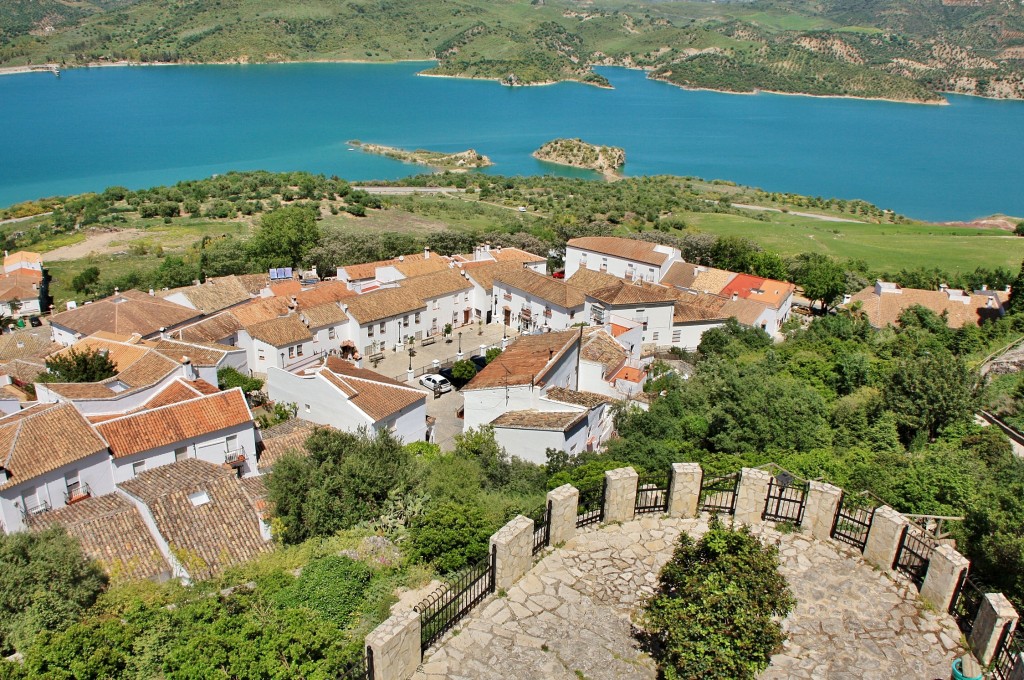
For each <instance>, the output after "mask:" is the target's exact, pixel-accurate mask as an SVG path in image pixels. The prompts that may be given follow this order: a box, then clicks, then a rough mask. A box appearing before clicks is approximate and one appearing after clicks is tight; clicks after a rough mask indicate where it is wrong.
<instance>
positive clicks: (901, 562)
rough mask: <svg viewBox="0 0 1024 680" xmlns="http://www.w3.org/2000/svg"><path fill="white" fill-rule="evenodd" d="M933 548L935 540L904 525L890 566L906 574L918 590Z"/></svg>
mask: <svg viewBox="0 0 1024 680" xmlns="http://www.w3.org/2000/svg"><path fill="white" fill-rule="evenodd" d="M934 549H935V541H934V540H933V539H932V538H931V537H930V536H928V535H927V534H925V533H924V532H923V531H921V530H920V529H918V528H917V527H915V526H912V525H908V526H905V527H903V535H902V536H900V547H899V549H898V550H897V551H896V559H895V560H893V563H892V568H893V570H895V571H898V572H900V573H901V574H903V575H905V576H907V577H908V578H909V579H910V580H911V581H912V582H913V584H914V585H915V586H917V588H918V590H920V589H921V584H923V583H924V575H925V574H926V573H927V572H928V562H929V561H930V560H931V558H932V550H934Z"/></svg>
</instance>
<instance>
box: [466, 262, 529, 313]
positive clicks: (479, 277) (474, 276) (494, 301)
mask: <svg viewBox="0 0 1024 680" xmlns="http://www.w3.org/2000/svg"><path fill="white" fill-rule="evenodd" d="M460 266H461V267H462V271H463V273H464V274H465V276H466V280H467V281H469V282H470V283H471V284H472V285H473V289H472V291H470V300H471V301H472V305H473V315H474V317H475V318H477V319H483V321H484V323H486V324H490V323H501V320H502V318H503V315H502V314H501V313H499V312H498V296H495V295H494V277H496V276H499V275H501V274H514V273H515V272H517V271H519V270H521V269H522V265H521V264H519V263H517V262H490V261H484V262H470V263H466V264H463V265H460Z"/></svg>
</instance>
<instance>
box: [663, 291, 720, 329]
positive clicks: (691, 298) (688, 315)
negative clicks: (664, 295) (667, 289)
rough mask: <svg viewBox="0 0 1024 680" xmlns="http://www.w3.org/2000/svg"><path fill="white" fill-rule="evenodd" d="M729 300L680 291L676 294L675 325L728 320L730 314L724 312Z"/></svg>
mask: <svg viewBox="0 0 1024 680" xmlns="http://www.w3.org/2000/svg"><path fill="white" fill-rule="evenodd" d="M726 302H727V300H726V299H725V298H723V297H719V296H717V295H708V294H707V293H696V292H693V293H691V292H689V291H684V290H680V291H677V293H676V305H675V311H674V313H673V317H672V322H673V323H679V324H683V323H692V322H695V321H713V320H718V319H722V320H724V319H728V318H729V316H730V315H729V314H726V313H725V312H724V311H723V307H725V304H726Z"/></svg>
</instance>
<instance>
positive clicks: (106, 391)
mask: <svg viewBox="0 0 1024 680" xmlns="http://www.w3.org/2000/svg"><path fill="white" fill-rule="evenodd" d="M46 389H48V390H50V391H51V392H54V393H55V394H59V395H60V396H62V397H64V398H65V399H71V400H77V399H113V398H114V397H116V396H117V394H118V393H117V392H115V391H114V390H112V389H111V388H110V386H109V385H108V384H107V383H105V382H95V383H47V384H46Z"/></svg>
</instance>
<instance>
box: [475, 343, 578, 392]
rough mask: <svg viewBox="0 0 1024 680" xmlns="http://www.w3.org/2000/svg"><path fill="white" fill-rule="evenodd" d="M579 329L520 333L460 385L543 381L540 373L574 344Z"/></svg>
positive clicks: (480, 386) (537, 383) (527, 383)
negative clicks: (467, 381) (465, 382)
mask: <svg viewBox="0 0 1024 680" xmlns="http://www.w3.org/2000/svg"><path fill="white" fill-rule="evenodd" d="M580 335H581V333H580V331H579V330H576V329H573V330H570V331H561V332H558V333H540V334H538V335H521V336H519V337H518V338H517V339H516V340H515V341H514V342H512V344H510V345H509V346H508V348H507V349H506V350H505V351H504V352H502V353H501V354H499V355H498V356H497V357H496V358H495V359H494V360H493V361H492V362H491V363H489V364H487V365H486V366H484V368H483V370H481V371H480V372H479V373H477V374H476V375H475V376H473V379H472V380H470V381H469V383H468V384H467V385H466V386H465V387H463V388H462V390H463V392H465V391H466V390H482V389H490V388H493V387H504V386H506V385H529V384H531V383H533V384H536V385H541V384H543V379H544V376H545V375H546V374H547V371H548V370H549V369H550V368H551V367H552V366H554V364H555V363H556V362H557V361H558V359H560V358H561V357H562V355H563V354H565V353H566V352H568V351H569V350H570V349H571V348H572V347H574V346H575V345H576V344H577V342H578V341H579V339H580Z"/></svg>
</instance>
